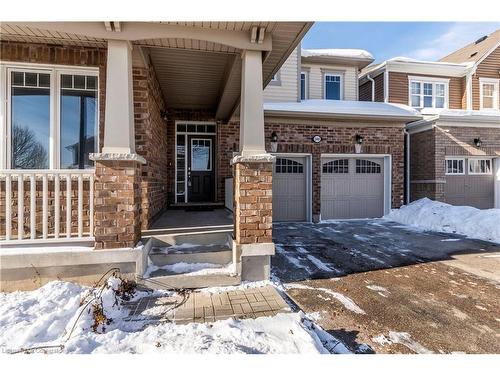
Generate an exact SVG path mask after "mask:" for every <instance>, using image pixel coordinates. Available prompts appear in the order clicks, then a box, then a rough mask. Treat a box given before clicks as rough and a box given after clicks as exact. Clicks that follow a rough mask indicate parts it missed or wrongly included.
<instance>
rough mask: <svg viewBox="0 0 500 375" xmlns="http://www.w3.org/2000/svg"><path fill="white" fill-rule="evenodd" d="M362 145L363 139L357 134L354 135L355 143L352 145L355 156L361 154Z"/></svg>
mask: <svg viewBox="0 0 500 375" xmlns="http://www.w3.org/2000/svg"><path fill="white" fill-rule="evenodd" d="M362 144H363V137H362V136H360V135H359V134H356V143H355V144H354V150H355V151H356V154H359V153H361V145H362Z"/></svg>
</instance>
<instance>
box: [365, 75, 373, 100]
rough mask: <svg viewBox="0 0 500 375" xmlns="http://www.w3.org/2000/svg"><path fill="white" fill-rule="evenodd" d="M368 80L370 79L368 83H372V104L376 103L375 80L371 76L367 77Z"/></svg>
mask: <svg viewBox="0 0 500 375" xmlns="http://www.w3.org/2000/svg"><path fill="white" fill-rule="evenodd" d="M366 78H367V79H368V81H370V82H371V83H372V102H374V101H375V80H374V79H373V78H372V77H370V75H369V74H367V75H366Z"/></svg>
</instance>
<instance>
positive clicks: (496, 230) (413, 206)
mask: <svg viewBox="0 0 500 375" xmlns="http://www.w3.org/2000/svg"><path fill="white" fill-rule="evenodd" d="M383 218H384V219H386V220H391V221H395V222H398V223H402V224H406V225H410V226H414V227H418V228H420V229H423V230H433V231H437V232H444V233H456V234H462V235H464V236H467V237H470V238H476V239H480V240H485V241H491V242H496V243H500V209H498V208H491V209H488V210H480V209H477V208H474V207H468V206H452V205H450V204H447V203H442V202H437V201H433V200H430V199H428V198H422V199H419V200H417V201H415V202H412V203H410V204H408V205H406V206H402V207H401V208H399V209H394V210H392V211H391V212H390V213H389V214H387V215H385V216H384V217H383Z"/></svg>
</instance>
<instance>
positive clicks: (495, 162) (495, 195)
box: [493, 158, 500, 208]
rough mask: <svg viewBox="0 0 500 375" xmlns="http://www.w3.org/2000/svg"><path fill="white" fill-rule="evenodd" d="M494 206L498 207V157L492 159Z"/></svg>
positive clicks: (499, 196) (499, 164) (499, 190)
mask: <svg viewBox="0 0 500 375" xmlns="http://www.w3.org/2000/svg"><path fill="white" fill-rule="evenodd" d="M493 178H494V179H495V182H494V184H495V185H494V189H495V191H494V193H493V194H494V201H495V202H494V207H495V208H500V158H495V159H493Z"/></svg>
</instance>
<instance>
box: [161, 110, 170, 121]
mask: <svg viewBox="0 0 500 375" xmlns="http://www.w3.org/2000/svg"><path fill="white" fill-rule="evenodd" d="M160 116H161V118H162V119H163V121H167V120H168V112H167V111H160Z"/></svg>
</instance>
